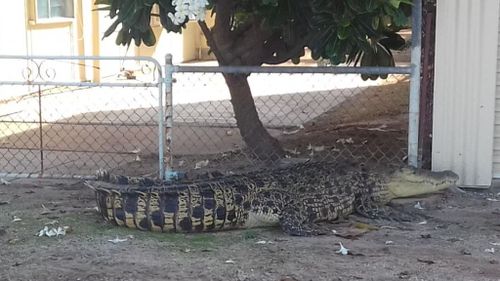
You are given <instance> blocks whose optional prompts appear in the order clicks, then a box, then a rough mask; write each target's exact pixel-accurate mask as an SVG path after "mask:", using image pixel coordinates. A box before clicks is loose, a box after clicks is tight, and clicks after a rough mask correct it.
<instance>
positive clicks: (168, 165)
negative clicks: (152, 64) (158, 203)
mask: <svg viewBox="0 0 500 281" xmlns="http://www.w3.org/2000/svg"><path fill="white" fill-rule="evenodd" d="M173 73H174V65H173V63H172V55H171V54H167V55H166V56H165V77H164V79H163V83H164V84H165V98H166V101H165V128H163V130H166V134H165V136H164V135H163V134H162V136H160V137H161V138H162V139H163V141H162V142H161V143H164V144H165V145H164V148H165V153H164V154H165V159H164V161H163V163H160V165H162V166H161V167H162V168H161V171H162V178H163V179H167V180H168V179H170V178H171V177H172V176H173V169H172V167H173V157H172V127H173V117H174V116H173V102H172V84H173ZM163 130H162V132H163ZM160 154H163V147H162V148H161V149H160ZM162 156H163V155H162Z"/></svg>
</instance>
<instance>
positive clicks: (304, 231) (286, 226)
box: [280, 207, 329, 236]
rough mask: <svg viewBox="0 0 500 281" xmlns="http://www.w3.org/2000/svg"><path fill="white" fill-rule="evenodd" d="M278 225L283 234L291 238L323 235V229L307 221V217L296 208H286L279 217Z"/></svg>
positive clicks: (324, 231) (324, 230) (325, 231)
mask: <svg viewBox="0 0 500 281" xmlns="http://www.w3.org/2000/svg"><path fill="white" fill-rule="evenodd" d="M280 225H281V229H282V230H283V232H285V233H287V234H288V235H292V236H314V235H325V234H327V233H329V232H328V230H326V229H325V228H322V227H320V226H319V225H316V224H313V223H311V222H310V221H308V219H307V217H306V216H305V215H304V213H303V212H301V210H300V209H299V208H297V207H288V208H286V209H285V210H283V212H282V214H281V216H280Z"/></svg>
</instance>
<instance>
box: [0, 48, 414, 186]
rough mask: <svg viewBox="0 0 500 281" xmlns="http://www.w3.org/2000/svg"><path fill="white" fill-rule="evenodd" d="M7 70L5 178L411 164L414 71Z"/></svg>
mask: <svg viewBox="0 0 500 281" xmlns="http://www.w3.org/2000/svg"><path fill="white" fill-rule="evenodd" d="M0 63H2V66H3V67H2V71H3V72H4V73H2V76H1V77H2V78H1V80H0V127H1V128H0V154H1V155H2V157H1V158H0V176H22V177H39V176H42V177H88V176H92V175H94V174H95V171H96V170H97V169H101V168H103V169H108V170H111V171H112V172H114V173H119V174H125V175H142V176H153V177H155V176H159V175H162V176H164V175H166V176H167V177H169V176H172V175H176V174H177V172H186V173H189V174H194V175H195V176H196V175H197V176H199V174H202V175H207V174H206V172H210V171H218V172H220V173H222V174H231V173H238V172H242V171H247V170H254V169H258V168H263V167H266V168H267V167H272V166H276V165H281V164H283V163H290V162H298V161H304V160H307V159H312V160H337V161H343V160H345V159H349V160H355V161H357V162H361V163H365V164H367V165H388V164H389V165H401V164H403V163H405V162H406V158H407V147H408V141H407V136H408V99H409V74H410V73H411V68H410V67H392V68H351V67H318V66H305V67H286V66H285V67H210V66H197V65H193V64H191V65H181V66H174V65H171V64H168V63H167V65H166V67H165V71H164V72H163V73H162V68H161V67H160V65H159V64H158V62H156V61H155V60H153V59H151V58H140V57H123V58H104V57H94V58H92V57H87V58H83V57H12V56H0ZM96 72H97V73H96ZM360 74H363V77H365V78H367V77H368V78H373V79H374V80H372V79H368V80H366V81H364V80H363V79H362V77H361V75H360ZM378 76H383V77H386V79H375V78H377V77H378ZM96 77H98V79H96ZM88 78H92V79H93V80H92V81H93V82H90V81H89V79H88ZM82 81H83V82H82ZM247 81H248V84H247ZM228 82H229V83H228ZM228 85H230V87H228ZM235 109H236V110H235ZM235 112H236V113H237V114H235ZM252 118H253V119H252ZM256 118H257V119H256ZM266 143H267V145H266ZM165 171H166V173H165Z"/></svg>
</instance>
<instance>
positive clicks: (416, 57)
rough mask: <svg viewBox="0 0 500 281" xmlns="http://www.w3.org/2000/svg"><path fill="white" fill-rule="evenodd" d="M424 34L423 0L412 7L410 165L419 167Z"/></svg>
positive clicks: (409, 119)
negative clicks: (421, 71) (421, 66)
mask: <svg viewBox="0 0 500 281" xmlns="http://www.w3.org/2000/svg"><path fill="white" fill-rule="evenodd" d="M421 36H422V0H414V1H413V7H412V39H411V70H412V71H411V82H410V100H409V118H408V165H409V166H412V167H418V166H419V163H418V132H419V115H420V64H421V56H422V54H421V52H422V45H421V41H422V40H421Z"/></svg>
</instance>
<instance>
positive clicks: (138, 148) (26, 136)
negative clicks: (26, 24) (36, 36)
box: [0, 56, 163, 178]
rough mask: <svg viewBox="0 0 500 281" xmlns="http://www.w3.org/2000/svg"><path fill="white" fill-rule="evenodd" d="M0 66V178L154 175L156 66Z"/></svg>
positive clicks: (1, 60)
mask: <svg viewBox="0 0 500 281" xmlns="http://www.w3.org/2000/svg"><path fill="white" fill-rule="evenodd" d="M0 64H1V65H2V70H1V72H2V73H1V77H2V78H1V80H0V155H2V157H1V158H0V173H1V174H2V175H3V176H20V177H39V176H46V177H58V178H59V177H82V176H90V175H94V174H95V171H96V170H97V169H99V168H104V169H115V170H116V169H120V168H122V167H127V170H129V169H130V166H131V165H132V166H134V167H135V168H136V169H137V170H138V172H139V173H154V174H153V175H152V176H157V175H158V170H157V167H158V161H157V160H156V159H158V151H159V145H158V143H159V142H158V140H159V139H162V138H163V136H161V137H160V136H159V134H161V130H159V129H158V128H159V122H163V116H162V115H161V116H160V113H162V112H163V105H162V101H161V97H162V94H163V93H162V81H161V79H162V72H161V67H160V65H159V64H158V63H157V62H156V61H155V60H152V59H150V58H125V57H124V58H105V57H99V58H90V57H89V58H79V57H15V56H2V57H0ZM96 75H97V76H96ZM92 76H95V77H98V78H97V82H90V81H89V80H87V77H92ZM82 81H83V82H82ZM160 127H161V128H162V127H163V125H161V124H160ZM141 158H146V159H147V158H150V159H153V160H154V161H155V162H154V163H151V164H149V165H153V166H154V167H151V166H144V165H143V163H144V161H142V159H141ZM145 162H148V161H145ZM155 164H156V165H155Z"/></svg>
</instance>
